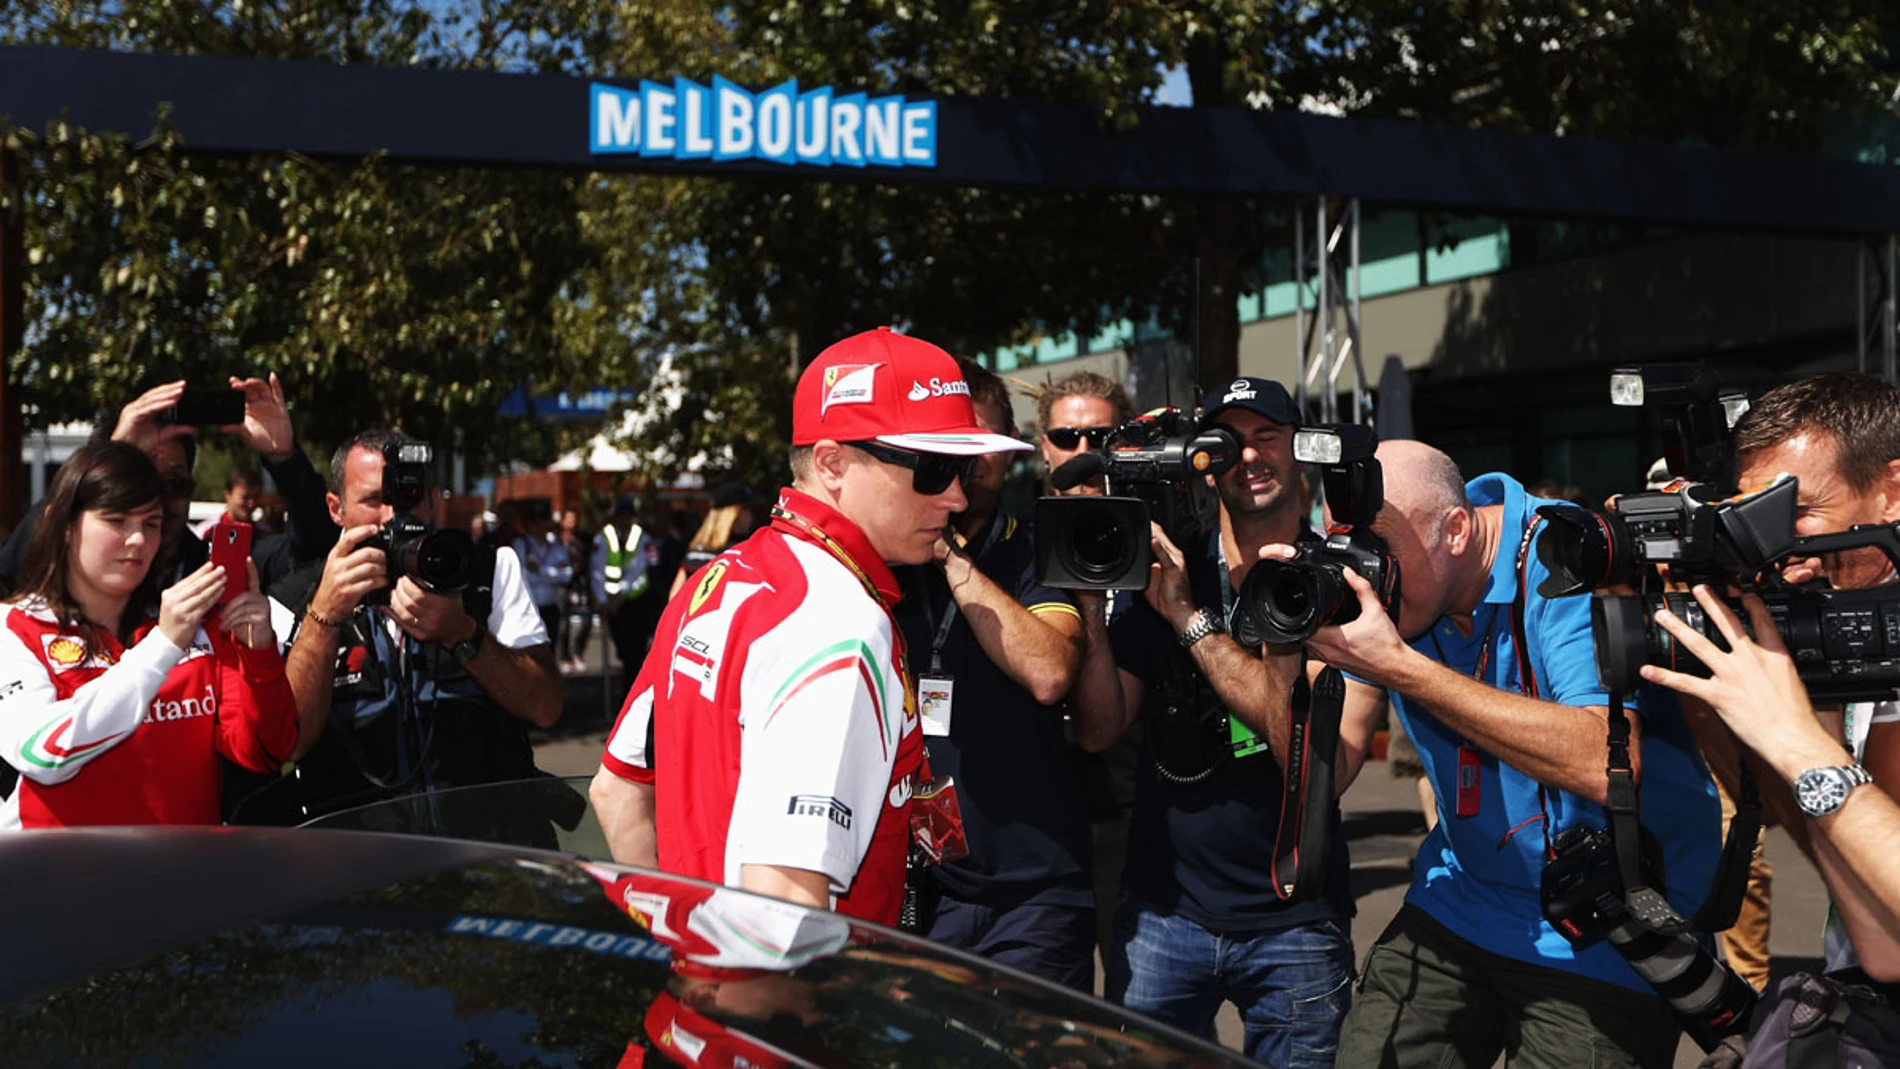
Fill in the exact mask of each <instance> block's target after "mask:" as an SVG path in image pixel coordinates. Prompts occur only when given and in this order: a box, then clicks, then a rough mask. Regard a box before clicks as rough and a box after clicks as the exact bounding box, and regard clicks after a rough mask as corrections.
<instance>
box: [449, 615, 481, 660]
mask: <svg viewBox="0 0 1900 1069" xmlns="http://www.w3.org/2000/svg"><path fill="white" fill-rule="evenodd" d="M487 637H488V624H487V623H486V622H485V621H482V620H477V621H475V633H474V634H472V635H470V636H468V637H467V638H465V639H463V640H462V641H460V642H457V643H456V644H455V645H453V646H450V647H449V652H450V653H452V654H454V655H455V659H456V660H458V661H460V662H462V663H463V664H467V663H468V662H470V661H472V660H474V659H475V656H476V655H477V654H479V653H481V652H482V640H483V639H485V638H487Z"/></svg>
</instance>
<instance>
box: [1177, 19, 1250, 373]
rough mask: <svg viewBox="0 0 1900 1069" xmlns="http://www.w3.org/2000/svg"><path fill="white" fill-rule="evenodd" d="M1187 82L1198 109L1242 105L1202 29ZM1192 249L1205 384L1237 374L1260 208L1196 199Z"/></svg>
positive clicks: (1221, 47)
mask: <svg viewBox="0 0 1900 1069" xmlns="http://www.w3.org/2000/svg"><path fill="white" fill-rule="evenodd" d="M1186 58H1187V75H1188V86H1189V89H1190V90H1191V91H1192V93H1193V94H1194V106H1195V107H1197V108H1243V107H1246V106H1247V101H1246V98H1245V97H1244V96H1241V95H1240V94H1237V93H1235V92H1233V91H1232V90H1231V89H1230V88H1229V87H1228V86H1227V84H1226V81H1225V74H1226V68H1227V58H1228V57H1227V46H1226V44H1225V43H1224V42H1222V41H1221V40H1220V39H1218V38H1216V37H1214V36H1213V35H1212V34H1208V33H1202V34H1201V35H1199V36H1197V37H1195V38H1194V39H1193V40H1192V41H1190V42H1189V43H1188V46H1187V49H1186ZM1194 251H1195V256H1196V257H1198V258H1199V260H1200V270H1199V274H1200V286H1199V292H1197V293H1196V294H1195V295H1194V299H1195V302H1196V306H1195V307H1194V309H1192V311H1193V312H1194V315H1195V318H1196V320H1197V321H1198V322H1199V323H1200V352H1198V353H1196V354H1195V360H1196V362H1197V363H1196V366H1197V370H1198V371H1199V380H1200V383H1201V385H1202V387H1203V388H1206V387H1210V386H1213V385H1215V384H1217V383H1221V382H1226V381H1231V380H1232V379H1234V378H1235V377H1236V376H1238V375H1239V374H1240V284H1241V272H1242V269H1243V267H1244V266H1245V265H1246V263H1247V260H1248V258H1249V257H1253V256H1258V255H1259V252H1260V219H1259V208H1258V206H1257V205H1256V204H1255V203H1254V202H1253V201H1252V200H1250V199H1246V198H1235V197H1212V196H1204V197H1200V198H1197V200H1196V203H1195V229H1194Z"/></svg>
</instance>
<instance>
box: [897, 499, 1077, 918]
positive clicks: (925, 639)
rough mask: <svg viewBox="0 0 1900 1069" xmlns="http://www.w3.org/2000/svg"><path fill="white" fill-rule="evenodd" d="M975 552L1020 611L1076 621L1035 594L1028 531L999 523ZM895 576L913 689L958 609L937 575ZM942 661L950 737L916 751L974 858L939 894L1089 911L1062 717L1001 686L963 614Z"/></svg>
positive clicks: (1055, 594)
mask: <svg viewBox="0 0 1900 1069" xmlns="http://www.w3.org/2000/svg"><path fill="white" fill-rule="evenodd" d="M973 545H974V546H975V547H976V553H975V557H976V563H977V566H978V567H979V568H980V569H981V570H982V572H983V574H984V575H986V576H988V577H989V578H990V579H991V580H992V581H994V582H995V583H996V585H997V586H1000V587H1002V588H1003V589H1004V590H1005V591H1007V592H1009V593H1010V594H1012V595H1014V596H1015V598H1016V600H1017V601H1018V602H1020V603H1021V604H1022V605H1023V606H1025V607H1027V608H1029V609H1032V610H1036V609H1040V610H1041V611H1042V612H1066V613H1070V614H1073V613H1074V612H1075V607H1074V603H1073V602H1072V601H1070V600H1069V597H1068V595H1067V594H1064V593H1063V592H1062V591H1060V590H1054V589H1051V588H1049V587H1045V586H1042V585H1040V584H1038V583H1037V582H1036V554H1035V549H1034V544H1033V542H1032V541H1031V533H1030V530H1029V528H1028V525H1027V524H1024V523H1022V522H1020V521H1017V520H1015V519H1012V518H1009V517H999V518H998V519H997V520H995V521H993V522H991V524H990V525H989V527H988V528H987V529H986V530H984V531H983V532H982V533H980V534H979V535H978V537H977V538H976V540H975V541H974V543H973ZM892 570H893V571H894V572H895V573H896V575H897V579H898V583H899V585H900V586H901V587H902V589H903V591H904V599H903V601H902V602H900V603H899V604H898V606H897V613H896V615H897V623H898V626H900V627H902V628H903V629H904V641H905V642H906V643H907V648H908V650H909V654H910V665H911V670H912V672H913V673H914V674H915V675H916V676H917V677H918V678H919V679H920V680H921V679H923V678H924V677H926V676H929V675H930V674H931V670H930V666H931V651H932V648H933V646H934V643H935V639H936V635H937V632H938V630H939V628H940V627H941V625H942V623H943V618H944V615H945V614H946V612H949V611H950V609H951V607H952V606H954V605H955V602H954V601H953V600H952V599H951V597H950V588H949V586H948V584H947V583H946V582H945V581H944V577H943V570H942V569H941V568H938V567H937V566H936V565H934V564H933V565H924V566H920V567H900V568H895V569H892ZM938 656H939V657H940V659H941V662H942V667H943V668H944V669H945V670H946V671H947V672H948V673H949V674H950V675H951V676H952V677H953V679H954V680H955V687H954V700H953V703H952V708H951V715H950V734H949V735H948V736H933V737H928V738H926V739H925V740H924V742H925V744H926V746H927V747H928V748H929V751H930V770H931V772H932V773H933V774H935V775H937V776H945V775H948V776H954V777H956V786H957V804H958V805H959V806H960V807H961V809H962V812H963V827H964V831H965V833H966V835H967V836H968V839H969V846H970V855H969V856H968V857H966V858H964V859H963V860H961V861H958V862H954V863H952V864H949V865H945V866H943V867H941V868H939V869H937V870H936V873H937V880H938V883H939V884H941V885H942V887H943V888H944V889H945V890H946V891H947V892H948V893H949V894H951V895H953V896H955V897H957V898H960V899H964V900H966V901H973V902H982V903H984V904H988V905H997V906H1007V905H1013V904H1018V903H1021V902H1024V901H1027V900H1028V899H1029V898H1030V897H1031V896H1034V897H1035V898H1036V900H1037V901H1039V902H1050V903H1059V902H1069V903H1073V904H1076V905H1088V904H1090V903H1092V902H1093V901H1094V895H1093V892H1092V890H1091V884H1090V875H1089V872H1090V865H1091V859H1090V856H1091V842H1092V840H1091V838H1090V833H1089V822H1088V812H1087V810H1086V809H1085V807H1084V806H1083V804H1082V793H1081V790H1080V788H1079V787H1078V786H1077V784H1076V782H1075V777H1074V774H1073V773H1072V772H1071V770H1070V767H1069V763H1068V757H1067V753H1066V743H1065V741H1064V739H1063V730H1062V712H1061V708H1060V707H1059V706H1053V705H1042V704H1040V703H1038V702H1037V701H1036V699H1035V698H1034V697H1033V696H1031V695H1030V693H1029V692H1028V691H1026V690H1024V689H1023V688H1022V687H1020V686H1018V685H1017V684H1016V682H1015V681H1014V680H1012V679H1010V678H1009V677H1008V676H1007V675H1004V674H1003V670H1002V669H1000V668H998V667H997V666H996V665H995V664H994V663H992V662H991V661H990V659H989V657H988V655H986V654H985V653H984V652H983V647H982V646H981V645H980V644H978V642H977V640H976V634H975V633H974V632H973V631H971V630H970V624H969V621H968V620H967V619H965V617H964V615H963V613H962V612H957V613H955V616H954V618H953V620H952V621H951V624H950V629H949V631H948V632H947V633H946V634H945V636H944V641H943V646H942V648H941V649H940V650H939V651H938ZM966 755H967V759H966Z"/></svg>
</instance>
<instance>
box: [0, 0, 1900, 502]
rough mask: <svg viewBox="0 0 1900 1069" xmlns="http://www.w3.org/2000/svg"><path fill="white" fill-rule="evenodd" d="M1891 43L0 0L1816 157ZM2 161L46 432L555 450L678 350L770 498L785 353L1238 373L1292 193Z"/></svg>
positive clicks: (644, 435) (667, 64)
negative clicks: (150, 420)
mask: <svg viewBox="0 0 1900 1069" xmlns="http://www.w3.org/2000/svg"><path fill="white" fill-rule="evenodd" d="M1897 25H1900V15H1896V13H1895V12H1894V10H1893V9H1892V8H1891V5H1890V4H1888V3H1887V2H1886V0H1801V2H1796V0H1691V2H1688V3H1683V2H1678V0H1628V2H1625V3H1615V4H1601V5H1599V4H1591V3H1580V2H1577V0H1449V2H1447V3H1441V4H1418V3H1413V2H1401V0H1335V2H1331V3H1325V4H1306V3H1287V2H1284V0H1275V2H1266V0H1201V2H1190V3H1180V2H1172V0H1170V2H1161V0H1115V2H1109V0H1082V2H1079V3H1069V4H1030V5H1022V4H1003V3H1000V2H998V0H974V2H972V0H958V2H956V3H949V2H944V0H853V2H850V3H845V2H842V0H772V2H755V0H733V2H729V3H724V4H717V5H715V4H708V3H705V2H703V0H645V2H642V3H610V2H607V0H550V2H545V3H531V2H527V0H471V2H468V3H463V4H453V3H450V4H441V3H419V2H418V3H396V2H392V0H243V2H240V0H111V2H107V0H88V2H79V0H66V2H62V3H57V4H48V3H45V2H44V0H0V40H8V41H26V42H32V43H49V44H62V45H68V46H75V47H112V48H120V49H134V50H163V51H168V52H212V53H220V54H233V55H255V56H267V57H280V58H303V59H321V60H329V61H335V62H349V63H385V64H413V65H423V66H436V67H455V68H469V69H483V70H536V71H564V72H567V73H572V74H588V75H611V76H623V77H639V76H647V77H659V78H664V77H668V76H670V75H673V74H676V73H678V74H687V75H691V76H693V77H695V78H696V79H700V80H704V79H706V78H709V77H710V76H712V75H714V74H719V75H724V76H725V77H728V78H730V79H732V80H733V81H735V82H738V83H741V84H745V85H751V86H755V87H759V86H765V85H771V84H776V83H777V82H779V81H782V80H784V79H785V78H789V77H796V78H798V79H799V80H800V81H801V83H803V84H807V85H817V84H826V83H829V84H835V85H840V86H850V87H853V88H858V89H864V90H869V91H875V92H884V91H897V92H921V91H928V92H937V93H945V94H959V95H981V96H992V97H1033V98H1049V99H1061V100H1071V101H1080V102H1085V103H1090V104H1093V105H1096V106H1098V107H1100V108H1101V109H1102V115H1103V121H1104V122H1105V123H1109V124H1127V123H1131V122H1136V121H1138V114H1137V112H1136V110H1135V109H1136V106H1137V105H1139V104H1142V103H1145V102H1149V101H1151V100H1152V99H1153V97H1154V94H1155V92H1156V91H1157V89H1158V87H1159V86H1160V84H1161V81H1162V76H1163V71H1165V70H1167V69H1170V68H1179V69H1181V70H1183V71H1184V72H1185V74H1186V79H1187V82H1188V84H1189V86H1190V87H1191V91H1192V97H1193V103H1194V105H1195V106H1218V107H1249V106H1250V107H1267V108H1299V107H1308V108H1313V107H1317V108H1322V109H1325V110H1331V111H1335V112H1339V113H1344V114H1354V115H1377V116H1397V117H1410V118H1417V119H1421V120H1425V121H1431V122H1444V123H1453V124H1460V125H1481V126H1487V127H1498V128H1506V129H1517V130H1533V131H1545V132H1554V133H1563V134H1582V135H1591V136H1604V137H1627V138H1643V139H1651V140H1660V141H1666V142H1672V143H1677V142H1693V143H1706V144H1715V145H1748V146H1757V147H1768V148H1781V149H1794V150H1804V151H1812V150H1814V149H1816V148H1817V146H1818V138H1819V137H1820V136H1821V132H1822V131H1823V130H1825V129H1827V128H1828V126H1829V124H1830V123H1836V122H1838V121H1840V120H1853V119H1855V118H1857V117H1861V116H1865V115H1867V114H1870V113H1872V112H1873V111H1875V109H1877V108H1878V107H1879V106H1880V105H1881V104H1882V103H1883V102H1884V101H1885V99H1886V98H1887V96H1888V91H1889V90H1890V89H1891V87H1892V84H1893V81H1894V78H1893V64H1892V60H1891V55H1890V52H1889V51H1888V47H1887V43H1888V42H1889V41H1891V40H1893V39H1894V38H1895V34H1896V32H1897V31H1896V26H1897ZM13 143H14V144H15V145H16V150H17V151H18V152H20V153H22V154H23V156H24V158H25V159H26V161H27V163H28V165H29V166H28V167H27V168H26V172H27V181H26V184H25V190H24V192H25V195H26V196H27V197H28V198H29V200H30V206H31V208H32V211H31V213H30V216H29V218H30V220H31V222H30V229H29V233H28V248H29V256H30V257H31V258H32V263H31V265H30V271H29V275H30V278H29V284H30V286H31V290H32V304H31V307H30V310H29V322H30V323H31V336H30V344H29V347H28V351H27V352H26V353H25V354H24V355H23V356H22V357H21V358H20V359H19V360H18V361H17V362H16V364H15V366H14V368H13V371H14V374H15V376H16V380H17V381H20V382H22V383H24V384H25V386H26V388H27V389H28V390H29V396H30V397H31V398H32V400H33V401H34V402H35V404H36V405H37V407H38V419H39V420H40V421H41V422H44V421H48V420H52V419H58V418H70V417H72V416H76V415H84V414H89V413H91V412H92V411H94V410H96V409H110V408H112V407H115V406H116V405H117V404H119V403H121V402H122V401H123V400H124V399H125V397H126V396H128V394H129V393H130V392H131V391H132V390H134V389H135V388H136V387H137V386H138V385H141V384H143V383H144V382H147V381H151V380H153V379H155V378H157V377H159V376H160V375H162V374H165V373H170V372H173V371H179V372H183V373H186V374H189V375H191V376H192V377H193V378H194V379H197V378H216V377H217V376H220V375H222V374H224V373H226V372H227V371H250V370H262V369H266V368H268V369H274V370H277V371H279V372H280V373H281V374H283V375H284V376H285V378H286V380H287V381H288V382H289V383H290V384H291V387H292V392H293V395H294V397H295V398H296V401H297V415H298V418H299V422H300V426H301V427H302V428H303V429H304V430H305V432H306V434H307V435H309V436H311V437H312V438H314V439H317V440H321V441H334V440H335V439H336V438H338V437H340V436H341V435H343V434H344V433H347V432H348V431H350V430H353V429H356V428H357V427H360V426H362V425H364V424H367V423H373V422H398V423H401V424H403V425H405V426H407V427H409V428H411V429H414V430H416V431H418V432H420V433H423V434H426V435H429V436H431V437H435V438H437V439H445V438H446V436H447V429H448V428H450V427H452V426H453V427H460V428H462V429H463V431H464V433H465V436H466V438H465V440H466V441H467V443H468V444H469V446H470V448H471V452H473V453H474V454H475V461H476V462H477V463H478V464H480V463H481V462H482V461H483V460H485V459H486V460H496V461H500V460H512V459H523V460H528V461H531V462H533V461H542V460H546V459H548V458H549V457H550V456H551V455H552V453H553V450H554V448H555V446H556V445H557V444H560V442H559V441H558V438H559V436H557V435H556V434H555V433H553V432H552V431H549V430H547V429H546V427H545V426H543V427H534V426H523V425H507V424H504V422H503V421H500V420H499V419H498V418H497V417H496V416H495V405H496V402H497V401H498V399H499V398H500V396H501V395H502V394H503V393H505V392H506V391H507V390H508V389H510V388H512V387H513V386H514V385H516V384H517V383H521V382H528V383H530V384H532V385H534V386H537V387H541V388H553V387H558V386H565V385H583V384H595V383H606V384H609V385H615V386H623V387H631V388H633V389H634V390H636V391H644V390H645V388H646V386H647V385H648V383H649V381H650V379H651V376H652V374H653V373H654V371H655V370H656V368H658V367H659V366H660V365H661V364H662V362H665V363H666V364H667V365H668V366H669V367H670V369H671V371H672V376H671V377H670V378H669V380H668V382H669V390H668V391H666V392H664V394H663V396H662V395H661V392H659V391H656V392H655V395H654V396H643V397H642V398H641V399H640V401H639V402H638V403H637V404H638V406H640V407H646V408H650V409H653V410H654V416H655V418H653V419H649V420H647V421H646V422H644V423H640V424H638V425H639V426H640V427H641V428H642V429H641V430H640V431H639V432H638V437H637V440H636V441H635V442H633V443H631V444H633V445H635V446H636V447H638V448H637V449H636V451H637V452H641V453H650V454H651V456H652V458H653V459H652V461H651V468H652V470H651V472H650V474H653V475H656V476H662V477H664V476H667V475H670V474H673V473H675V472H677V471H678V470H680V469H681V468H682V467H684V466H686V465H688V464H691V463H695V462H698V463H703V464H705V465H707V466H709V467H710V468H712V469H714V470H715V471H717V470H718V469H728V470H731V471H734V472H737V473H738V474H741V475H743V476H747V477H749V478H751V479H752V480H753V481H754V482H755V483H757V484H759V485H761V486H764V485H770V484H772V483H775V482H777V481H778V480H779V479H781V478H782V475H783V466H782V465H783V451H784V443H785V441H786V437H787V431H788V429H789V428H788V426H787V424H788V421H789V411H788V409H789V405H787V404H786V403H785V401H786V397H787V395H788V393H789V388H790V383H791V380H792V377H793V375H794V374H795V371H796V368H797V367H798V366H799V365H800V364H801V363H802V362H803V361H806V360H809V359H810V358H811V357H812V356H813V355H814V354H815V353H816V352H817V351H818V350H819V349H821V348H822V347H823V346H824V345H825V344H828V343H829V342H831V341H834V340H836V339H837V338H839V337H842V336H844V335H845V334H848V333H851V332H853V331H857V330H863V329H868V328H870V327H873V326H877V325H879V324H882V323H892V324H895V325H897V326H900V327H902V328H905V329H909V330H912V331H914V332H916V333H918V334H920V335H922V336H924V337H928V338H931V339H932V340H935V341H938V342H939V343H941V344H944V345H945V346H946V347H949V348H951V349H953V350H956V351H962V352H973V351H978V350H984V349H989V348H992V347H995V346H999V345H1004V344H1013V343H1020V342H1024V341H1029V340H1033V339H1034V338H1035V337H1037V336H1038V335H1041V334H1045V333H1059V332H1062V331H1065V330H1068V329H1070V328H1071V327H1075V328H1079V329H1080V330H1081V331H1083V332H1084V333H1087V332H1090V331H1092V330H1094V329H1095V328H1096V327H1097V326H1098V325H1100V324H1101V323H1103V322H1105V321H1113V320H1116V319H1121V318H1133V319H1136V320H1138V321H1139V320H1146V319H1147V318H1149V316H1150V315H1154V316H1156V317H1157V318H1158V319H1159V320H1160V322H1162V323H1163V324H1164V325H1167V326H1170V327H1173V328H1175V329H1177V330H1181V331H1183V332H1185V328H1186V326H1187V324H1188V321H1189V320H1190V318H1191V317H1192V314H1193V310H1194V309H1195V308H1196V307H1200V308H1202V309H1204V310H1205V321H1204V322H1203V324H1202V326H1201V334H1202V336H1203V338H1204V341H1205V348H1206V352H1207V361H1208V369H1209V374H1210V375H1212V376H1214V377H1222V376H1224V375H1226V374H1228V373H1231V372H1232V371H1233V370H1234V368H1235V366H1236V363H1237V359H1238V345H1239V328H1240V324H1239V319H1238V313H1237V310H1236V298H1237V297H1238V296H1239V295H1241V294H1243V293H1249V292H1254V291H1256V290H1257V289H1258V288H1259V287H1260V286H1261V285H1262V283H1263V279H1262V277H1261V275H1260V272H1259V270H1258V268H1259V265H1260V264H1261V263H1262V261H1263V258H1264V253H1265V251H1266V250H1267V248H1268V247H1269V246H1270V245H1271V244H1275V243H1280V242H1284V241H1285V240H1286V235H1285V234H1284V233H1282V232H1281V230H1280V229H1279V228H1278V227H1277V224H1273V223H1271V222H1270V220H1272V219H1274V218H1275V217H1276V215H1275V213H1276V211H1280V212H1281V216H1280V217H1282V218H1283V211H1282V210H1283V209H1285V208H1287V207H1289V206H1287V205H1278V204H1273V203H1269V202H1266V201H1264V200H1262V199H1260V198H1254V197H1232V196H1228V197H1202V198H1185V197H1183V198H1160V197H1144V196H1134V195H1118V194H1103V193H1062V192H1054V193H1051V192H1037V191H1022V190H993V189H992V190H972V189H956V188H948V187H935V186H930V185H925V184H919V185H880V184H877V183H875V182H869V181H842V182H813V181H797V180H790V179H786V178H772V177H747V178H735V179H710V178H698V179H683V178H651V177H639V178H635V177H622V176H614V177H608V176H591V177H576V176H571V175H564V174H533V173H522V172H512V171H511V172H483V171H475V170H468V169H458V168H448V167H416V166H409V165H398V164H394V163H391V162H389V161H384V160H375V159H372V160H366V161H361V162H359V163H337V162H318V161H312V160H307V159H301V158H296V157H289V158H284V157H275V158H264V157H258V158H251V159H211V158H201V157H194V156H191V155H189V154H187V153H183V152H181V151H179V146H178V145H177V144H176V143H175V140H174V139H173V137H172V135H170V134H169V133H168V132H166V131H165V130H164V128H163V127H162V126H160V127H159V129H158V132H157V133H156V134H154V135H152V136H151V137H150V138H149V139H145V140H142V141H140V142H138V143H136V144H134V143H128V142H125V141H121V140H118V139H115V138H111V137H101V136H97V135H94V134H89V133H87V132H84V131H78V130H72V129H68V128H65V127H61V126H57V125H55V126H54V127H53V128H52V129H49V130H46V131H32V132H28V133H23V134H16V135H14V142H13ZM1197 260H1198V262H1199V264H1200V274H1199V277H1200V290H1199V292H1198V293H1193V292H1191V290H1192V286H1193V278H1194V275H1193V273H1192V271H1191V267H1190V265H1192V264H1193V263H1194V262H1196V261H1197ZM675 400H677V401H678V404H677V405H674V404H673V402H674V401H675ZM662 402H664V403H662Z"/></svg>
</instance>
